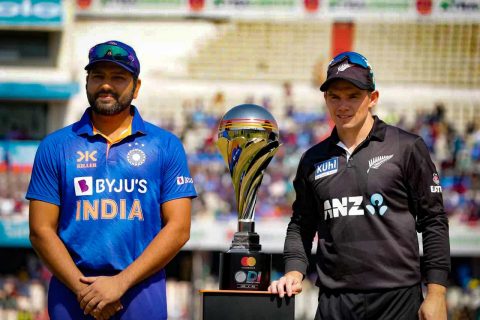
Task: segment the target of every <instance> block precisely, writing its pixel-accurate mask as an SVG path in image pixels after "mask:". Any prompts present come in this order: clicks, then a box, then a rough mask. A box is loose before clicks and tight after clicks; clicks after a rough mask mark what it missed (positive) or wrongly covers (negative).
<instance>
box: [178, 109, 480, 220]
mask: <svg viewBox="0 0 480 320" xmlns="http://www.w3.org/2000/svg"><path fill="white" fill-rule="evenodd" d="M201 101H202V100H197V104H196V105H195V108H192V109H190V112H186V117H187V122H186V125H185V126H184V128H182V130H181V131H180V132H179V135H180V137H181V138H182V140H183V142H184V145H185V148H186V150H187V152H188V154H189V164H190V168H191V171H192V175H193V177H194V181H195V185H196V188H197V191H198V192H199V194H200V197H199V199H198V200H197V201H195V203H194V206H195V208H194V210H193V212H194V214H195V215H196V218H212V219H224V218H225V219H230V218H232V217H235V215H236V214H235V207H234V204H235V199H234V191H233V186H232V183H231V178H230V174H229V172H228V171H227V169H226V166H225V164H224V162H223V159H222V157H221V156H220V154H219V152H218V151H217V148H216V146H215V141H216V136H217V129H218V123H219V119H220V117H221V116H222V114H219V113H217V114H212V113H211V112H208V111H206V110H207V109H208V108H206V107H205V106H203V104H201ZM284 109H285V112H284V114H282V115H281V116H280V117H279V118H280V119H277V121H278V122H279V127H280V140H281V143H282V146H281V147H280V148H279V150H278V152H277V154H276V155H275V156H274V158H273V160H272V162H271V163H270V165H269V166H268V167H267V169H266V170H265V174H264V178H263V182H262V184H261V186H260V188H259V190H258V202H257V207H256V210H255V214H256V217H257V218H258V219H263V218H277V217H282V216H283V217H288V216H289V215H290V214H291V211H290V207H291V204H292V202H293V200H294V196H295V195H294V190H293V184H292V181H293V178H294V176H295V173H296V169H297V165H298V162H299V159H300V157H301V155H302V153H303V152H304V151H305V150H306V149H308V147H309V146H312V145H314V144H316V143H318V142H320V141H321V140H323V139H324V138H326V137H327V136H328V135H329V134H330V132H331V129H332V123H331V121H330V120H329V118H328V116H327V115H326V113H325V112H324V110H323V108H322V106H319V107H318V110H317V111H316V112H302V111H297V110H296V109H295V107H294V106H292V105H290V106H286V107H285V108H284ZM393 124H395V125H397V126H400V127H401V128H403V129H405V130H407V131H410V132H413V133H416V134H418V135H420V136H421V137H422V138H423V139H424V140H425V142H426V144H427V146H428V148H429V150H430V152H431V154H432V158H433V160H434V162H435V163H436V166H437V169H438V170H439V174H440V177H441V186H442V188H443V195H444V201H445V209H446V211H447V213H448V214H449V217H450V219H451V223H457V222H458V223H465V224H468V225H478V220H479V219H480V211H479V210H480V128H477V127H476V126H475V124H473V123H472V124H471V125H469V126H468V128H466V130H465V132H457V131H456V130H455V129H454V128H453V127H452V126H451V125H450V124H449V121H448V119H446V118H445V109H444V107H443V106H442V105H441V104H438V105H436V106H434V108H431V110H428V111H419V112H418V114H417V117H416V120H415V121H414V123H410V124H407V123H406V122H405V121H404V120H403V119H402V118H401V117H400V118H399V120H398V121H397V122H396V123H393Z"/></svg>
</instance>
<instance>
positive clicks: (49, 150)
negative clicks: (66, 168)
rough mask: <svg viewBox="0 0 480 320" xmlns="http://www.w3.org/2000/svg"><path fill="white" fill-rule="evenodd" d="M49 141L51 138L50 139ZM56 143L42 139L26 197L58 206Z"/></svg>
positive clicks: (58, 176) (58, 183)
mask: <svg viewBox="0 0 480 320" xmlns="http://www.w3.org/2000/svg"><path fill="white" fill-rule="evenodd" d="M50 141H51V140H50ZM57 159H58V145H56V144H53V143H51V142H49V140H46V139H45V140H44V141H42V143H40V146H39V147H38V149H37V153H36V154H35V161H34V163H33V170H32V176H31V178H30V184H29V186H28V191H27V194H26V196H25V197H26V198H27V199H28V200H40V201H45V202H49V203H52V204H55V205H57V206H60V190H59V189H60V188H59V186H60V180H59V179H60V175H59V167H60V166H59V163H58V160H57Z"/></svg>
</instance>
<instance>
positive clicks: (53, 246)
mask: <svg viewBox="0 0 480 320" xmlns="http://www.w3.org/2000/svg"><path fill="white" fill-rule="evenodd" d="M59 212H60V210H59V207H58V206H57V205H54V204H51V203H48V202H43V201H39V200H31V201H30V217H29V223H30V242H31V243H32V247H33V248H34V249H35V251H36V252H37V254H38V255H39V256H40V258H41V259H42V261H43V262H44V263H45V264H46V265H47V267H48V268H49V270H50V271H51V272H52V273H53V274H54V275H55V277H57V278H58V279H59V280H60V281H61V282H63V283H64V284H65V285H66V286H67V287H68V288H69V289H70V290H71V291H72V292H73V293H74V294H75V295H78V294H79V293H80V292H81V290H82V289H85V288H86V287H87V284H85V283H82V282H81V281H80V278H81V277H83V274H82V272H81V271H80V270H79V269H78V268H77V266H76V265H75V263H74V262H73V260H72V257H71V256H70V253H69V252H68V250H67V248H66V247H65V245H64V243H63V242H62V240H60V238H59V237H58V234H57V226H58V218H59ZM122 308H123V307H122V305H121V304H120V302H119V301H115V302H113V303H111V304H110V305H108V306H107V308H106V309H105V310H104V311H103V312H97V313H95V314H94V316H95V318H96V319H108V318H110V317H111V316H112V315H113V314H115V313H116V312H117V311H119V310H121V309H122ZM92 315H93V314H92Z"/></svg>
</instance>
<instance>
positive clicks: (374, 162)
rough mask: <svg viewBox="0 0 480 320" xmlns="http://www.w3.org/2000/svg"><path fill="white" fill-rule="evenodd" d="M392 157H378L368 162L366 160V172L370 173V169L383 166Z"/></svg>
mask: <svg viewBox="0 0 480 320" xmlns="http://www.w3.org/2000/svg"><path fill="white" fill-rule="evenodd" d="M392 157H393V154H391V155H389V156H378V157H375V158H372V159H370V160H368V170H367V173H369V172H370V169H378V168H380V166H381V165H382V164H384V163H385V162H387V161H388V160H390V159H392Z"/></svg>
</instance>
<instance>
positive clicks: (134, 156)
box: [127, 149, 147, 167]
mask: <svg viewBox="0 0 480 320" xmlns="http://www.w3.org/2000/svg"><path fill="white" fill-rule="evenodd" d="M146 158H147V156H146V155H145V152H143V151H142V150H140V149H132V150H130V151H129V152H128V154H127V160H128V163H130V164H131V165H132V166H135V167H139V166H141V165H142V164H144V163H145V159H146Z"/></svg>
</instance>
